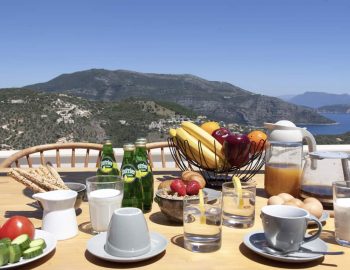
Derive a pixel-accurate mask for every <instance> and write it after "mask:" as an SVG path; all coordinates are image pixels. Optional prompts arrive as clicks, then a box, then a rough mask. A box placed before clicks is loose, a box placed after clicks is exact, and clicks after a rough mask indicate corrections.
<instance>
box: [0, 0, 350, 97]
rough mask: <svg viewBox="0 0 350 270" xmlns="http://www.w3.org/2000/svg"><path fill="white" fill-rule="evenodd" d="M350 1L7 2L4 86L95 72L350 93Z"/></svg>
mask: <svg viewBox="0 0 350 270" xmlns="http://www.w3.org/2000/svg"><path fill="white" fill-rule="evenodd" d="M349 14H350V1H346V0H344V1H339V0H327V1H326V0H318V1H316V0H256V1H253V0H241V1H235V0H231V1H224V0H212V1H207V0H138V1H137V0H95V1H88V0H82V1H78V0H70V1H66V0H60V1H53V0H52V1H40V0H36V1H34V0H32V1H29V0H22V1H18V0H2V1H0V88H2V87H13V86H23V85H26V84H32V83H37V82H44V81H47V80H50V79H52V78H54V77H55V76H58V75H60V74H62V73H71V72H74V71H79V70H85V69H90V68H105V69H112V70H115V69H128V70H135V71H140V72H154V73H177V74H179V73H181V74H182V73H190V74H194V75H197V76H201V77H203V78H206V79H208V80H217V81H227V82H230V83H232V84H235V85H237V86H240V87H242V88H245V89H247V90H250V91H253V92H256V93H262V94H266V95H276V96H278V95H283V94H293V93H302V92H304V91H325V92H330V93H350V15H349Z"/></svg>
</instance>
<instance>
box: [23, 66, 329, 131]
mask: <svg viewBox="0 0 350 270" xmlns="http://www.w3.org/2000/svg"><path fill="white" fill-rule="evenodd" d="M25 88H28V89H33V90H37V91H44V92H64V93H68V94H71V95H75V96H80V97H84V98H87V99H93V100H116V101H121V100H128V99H130V98H131V97H133V98H136V99H147V100H154V101H170V102H174V103H177V104H179V105H181V106H184V107H186V108H188V109H190V110H193V111H194V112H196V113H198V114H203V115H206V116H208V117H209V118H211V119H215V120H218V121H220V120H222V121H225V122H226V123H240V124H247V125H258V126H261V125H262V124H263V123H264V122H276V121H278V120H280V119H288V120H291V121H293V122H295V123H332V122H333V121H332V120H329V119H327V118H325V117H323V116H321V115H319V114H317V112H316V111H315V110H312V109H309V108H303V107H298V106H296V105H294V104H290V103H287V102H284V101H282V100H280V99H278V98H275V97H268V96H264V95H258V94H254V93H252V92H249V91H246V90H244V89H242V88H240V87H237V86H235V85H232V84H229V83H225V82H218V81H208V80H205V79H202V78H200V77H196V76H193V75H188V74H184V75H171V74H152V73H140V72H133V71H126V70H116V71H110V70H104V69H91V70H86V71H80V72H75V73H71V74H62V75H60V76H58V77H56V78H54V79H52V80H50V81H48V82H46V83H38V84H33V85H28V86H26V87H25Z"/></svg>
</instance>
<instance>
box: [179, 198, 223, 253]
mask: <svg viewBox="0 0 350 270" xmlns="http://www.w3.org/2000/svg"><path fill="white" fill-rule="evenodd" d="M183 207H184V208H183V224H184V244H185V248H186V249H188V250H190V251H193V252H212V251H215V250H218V249H220V247H221V199H218V200H216V201H215V202H211V203H210V204H208V203H204V204H203V205H201V204H200V203H199V200H198V199H191V198H185V199H184V206H183Z"/></svg>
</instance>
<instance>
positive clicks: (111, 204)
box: [86, 175, 124, 233]
mask: <svg viewBox="0 0 350 270" xmlns="http://www.w3.org/2000/svg"><path fill="white" fill-rule="evenodd" d="M86 190H87V196H88V201H89V209H90V221H91V227H92V231H93V232H94V233H100V232H105V231H107V230H108V225H109V221H110V220H111V217H112V214H113V212H114V210H116V209H118V208H121V204H122V200H123V191H124V182H123V180H122V178H121V177H120V176H110V175H106V176H93V177H89V178H87V179H86Z"/></svg>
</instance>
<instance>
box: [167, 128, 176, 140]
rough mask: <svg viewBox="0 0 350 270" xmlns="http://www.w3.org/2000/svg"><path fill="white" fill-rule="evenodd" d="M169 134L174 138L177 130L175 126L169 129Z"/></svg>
mask: <svg viewBox="0 0 350 270" xmlns="http://www.w3.org/2000/svg"><path fill="white" fill-rule="evenodd" d="M169 135H170V136H171V137H172V138H174V137H176V130H175V129H173V128H171V129H169Z"/></svg>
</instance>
